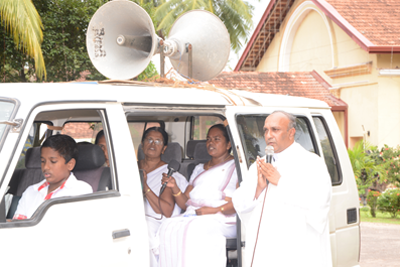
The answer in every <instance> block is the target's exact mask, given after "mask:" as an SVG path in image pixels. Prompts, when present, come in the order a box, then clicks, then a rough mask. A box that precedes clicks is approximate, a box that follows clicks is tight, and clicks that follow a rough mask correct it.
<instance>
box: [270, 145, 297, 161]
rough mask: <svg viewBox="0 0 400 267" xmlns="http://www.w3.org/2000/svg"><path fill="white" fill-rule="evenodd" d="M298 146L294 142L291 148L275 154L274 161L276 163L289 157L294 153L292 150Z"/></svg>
mask: <svg viewBox="0 0 400 267" xmlns="http://www.w3.org/2000/svg"><path fill="white" fill-rule="evenodd" d="M296 145H297V143H296V141H294V142H293V143H292V144H291V145H290V146H288V147H287V148H286V149H285V150H283V151H281V152H279V153H275V154H274V159H275V161H278V160H279V159H282V158H285V157H286V156H287V155H290V154H291V153H292V150H293V149H294V148H295V146H296Z"/></svg>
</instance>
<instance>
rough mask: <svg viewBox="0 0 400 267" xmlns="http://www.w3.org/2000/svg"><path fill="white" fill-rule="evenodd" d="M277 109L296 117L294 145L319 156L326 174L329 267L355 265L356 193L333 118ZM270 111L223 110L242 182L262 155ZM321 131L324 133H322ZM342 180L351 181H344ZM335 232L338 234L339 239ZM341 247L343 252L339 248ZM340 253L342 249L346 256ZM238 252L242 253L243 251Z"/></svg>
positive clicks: (325, 112)
mask: <svg viewBox="0 0 400 267" xmlns="http://www.w3.org/2000/svg"><path fill="white" fill-rule="evenodd" d="M279 109H280V110H284V111H286V112H289V113H291V114H293V115H295V116H296V117H297V120H296V122H297V126H296V136H295V140H296V142H298V143H300V144H301V145H302V146H303V147H304V148H305V149H307V150H309V151H311V152H314V153H316V154H318V155H320V156H322V157H323V158H324V160H325V162H326V163H327V166H328V169H329V171H330V174H331V178H332V186H333V194H332V196H333V197H332V202H331V210H330V213H329V222H330V237H331V250H332V259H333V266H355V265H357V264H358V252H359V244H358V241H359V233H358V218H357V215H356V216H355V218H354V217H352V216H354V214H352V212H353V210H354V209H355V210H356V211H357V210H358V204H357V201H355V200H356V198H355V197H357V193H356V192H357V190H356V188H354V186H353V185H355V182H354V181H353V180H354V178H353V179H351V177H352V176H351V175H352V170H351V165H350V169H349V160H348V156H347V152H346V149H345V147H344V143H343V139H340V138H337V135H338V132H339V130H338V129H337V125H336V123H335V122H334V119H333V116H332V114H331V112H330V110H329V109H327V110H323V109H321V110H320V109H319V110H318V113H315V114H311V113H310V111H309V110H308V109H300V108H279ZM274 110H276V108H268V107H262V108H243V107H227V112H226V117H227V120H228V122H229V126H230V129H231V132H232V137H233V138H234V142H235V147H236V151H237V153H238V157H239V162H240V165H241V170H242V177H243V179H246V175H247V171H248V169H249V167H250V166H251V164H253V163H254V161H255V160H256V157H257V156H260V157H262V156H264V155H265V152H264V148H265V146H266V144H265V140H264V133H263V126H264V121H265V118H266V117H267V116H268V115H269V114H271V113H272V112H273V111H274ZM332 120H333V121H332ZM316 126H318V127H316ZM321 127H322V128H321ZM322 129H323V130H325V133H323V131H322ZM339 135H340V133H339ZM332 136H334V138H332ZM328 141H329V142H328ZM339 157H340V160H339ZM342 159H343V160H342ZM339 162H340V163H341V164H339ZM342 162H343V163H342ZM353 177H354V176H353ZM345 180H350V181H353V182H346V181H345ZM349 183H350V185H349ZM347 213H350V223H348V222H347V217H346V216H348V215H347ZM339 222H340V223H339ZM343 227H350V229H351V230H350V229H347V230H345V229H342V228H343ZM241 231H242V234H241V237H242V241H245V238H246V237H245V229H244V227H242V229H241ZM342 232H343V234H342ZM337 233H340V238H339V237H338V236H337ZM343 247H345V249H342V248H343ZM343 250H346V253H344V251H343ZM242 251H243V253H245V248H243V250H242ZM339 254H340V256H339ZM339 258H340V260H339ZM243 259H244V257H243ZM242 266H245V264H242Z"/></svg>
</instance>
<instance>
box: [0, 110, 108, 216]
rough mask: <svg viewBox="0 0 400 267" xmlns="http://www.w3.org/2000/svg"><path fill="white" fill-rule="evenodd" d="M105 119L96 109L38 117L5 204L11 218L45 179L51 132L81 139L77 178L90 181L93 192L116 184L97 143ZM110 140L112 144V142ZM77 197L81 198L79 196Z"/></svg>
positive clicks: (49, 113) (48, 112) (59, 111)
mask: <svg viewBox="0 0 400 267" xmlns="http://www.w3.org/2000/svg"><path fill="white" fill-rule="evenodd" d="M93 119H94V120H95V121H93ZM102 121H104V119H103V117H102V115H101V111H100V110H95V109H93V110H89V109H87V110H86V109H85V110H52V111H44V112H41V113H39V114H38V115H37V116H36V117H35V121H34V122H33V125H32V127H31V128H30V130H29V134H28V136H27V139H26V141H25V145H24V147H23V149H22V151H21V153H20V155H19V160H18V163H17V166H16V168H15V169H14V172H13V175H12V177H11V180H10V182H9V188H8V191H7V203H6V205H5V206H6V207H5V213H6V217H7V219H12V218H13V216H14V214H15V212H16V210H17V207H18V204H19V201H20V199H21V198H22V195H23V193H24V192H25V190H27V188H28V187H30V186H32V185H34V184H38V183H42V182H43V183H44V179H45V178H44V176H43V173H42V169H41V152H40V146H41V145H42V143H43V141H44V140H45V138H46V137H48V136H50V135H55V134H58V133H61V134H65V135H69V136H70V137H72V138H73V139H74V140H75V141H76V142H77V143H78V151H79V155H81V157H80V156H79V155H78V158H77V161H76V165H75V167H74V169H73V170H72V173H73V174H74V176H75V177H76V179H77V180H80V181H84V182H86V183H87V184H88V186H89V185H90V186H91V187H92V189H93V192H98V191H108V190H112V189H114V188H115V186H114V183H113V174H112V171H111V168H110V167H109V165H106V162H105V157H104V160H102V159H101V157H99V156H98V155H99V153H102V154H103V153H105V152H103V151H102V150H101V148H99V147H98V146H96V145H94V144H93V143H94V139H95V137H96V134H97V133H98V131H99V130H101V129H103V126H105V125H104V124H103V123H102ZM106 142H107V138H106ZM107 144H108V145H109V142H107ZM108 150H109V151H111V150H112V148H111V147H109V148H108ZM108 154H110V155H112V154H111V153H108ZM77 195H79V194H77ZM90 197H91V196H90ZM76 199H77V200H76V201H79V199H78V198H76ZM70 202H71V201H70ZM39 208H40V207H39ZM39 208H38V209H39ZM41 209H42V210H44V209H43V208H41ZM43 214H45V212H44V213H43Z"/></svg>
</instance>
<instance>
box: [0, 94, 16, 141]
mask: <svg viewBox="0 0 400 267" xmlns="http://www.w3.org/2000/svg"><path fill="white" fill-rule="evenodd" d="M14 106H15V104H14V103H11V102H6V101H0V121H8V120H9V119H10V118H11V115H12V112H13V110H14ZM6 127H7V125H6V124H0V140H2V138H3V135H4V130H5V129H6Z"/></svg>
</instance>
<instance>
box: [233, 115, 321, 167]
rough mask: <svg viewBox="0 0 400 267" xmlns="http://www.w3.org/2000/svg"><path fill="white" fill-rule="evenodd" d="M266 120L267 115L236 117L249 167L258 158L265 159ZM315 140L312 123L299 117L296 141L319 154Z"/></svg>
mask: <svg viewBox="0 0 400 267" xmlns="http://www.w3.org/2000/svg"><path fill="white" fill-rule="evenodd" d="M266 118H267V115H238V116H237V117H236V121H237V124H238V129H239V134H240V139H241V140H242V144H243V148H244V150H245V154H246V155H245V156H246V161H247V166H250V165H251V164H253V162H254V161H255V160H256V158H257V156H260V157H263V156H264V155H265V151H264V149H265V146H266V143H265V140H264V130H263V127H264V122H265V119H266ZM314 140H315V139H314V138H313V135H312V130H311V127H310V122H309V121H308V119H307V118H306V117H301V116H298V117H297V118H296V135H295V141H296V142H298V143H299V144H301V145H302V146H303V147H304V148H305V149H307V150H308V151H310V152H314V153H316V154H319V153H318V148H317V146H316V145H315V141H314Z"/></svg>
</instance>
